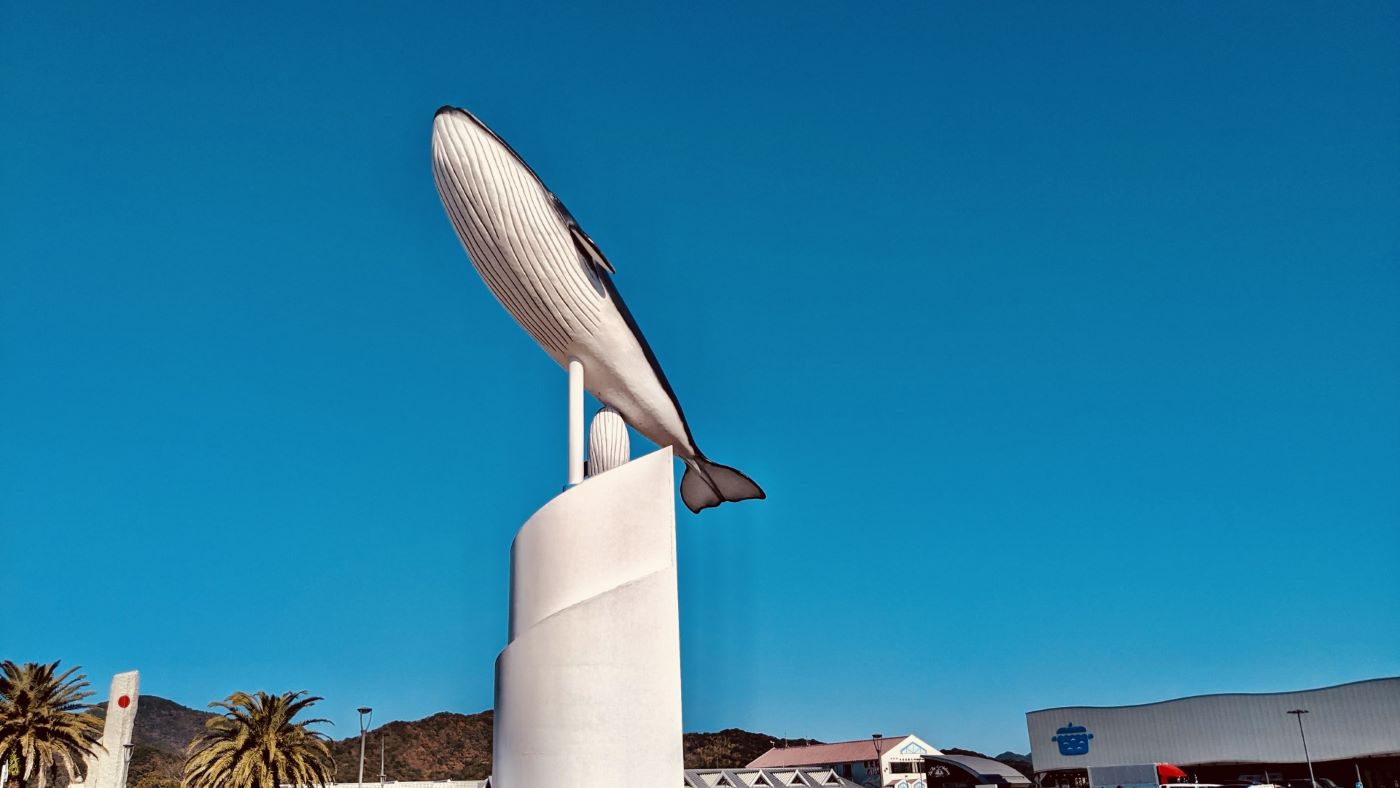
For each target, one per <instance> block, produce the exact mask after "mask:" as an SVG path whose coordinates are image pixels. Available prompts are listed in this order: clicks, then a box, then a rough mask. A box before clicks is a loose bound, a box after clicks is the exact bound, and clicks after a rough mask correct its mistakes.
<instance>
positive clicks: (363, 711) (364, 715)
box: [355, 706, 374, 788]
mask: <svg viewBox="0 0 1400 788" xmlns="http://www.w3.org/2000/svg"><path fill="white" fill-rule="evenodd" d="M355 711H358V712H359V713H360V777H359V779H358V780H356V782H355V784H356V785H357V786H359V788H365V731H367V730H369V726H368V725H367V724H366V723H367V722H368V720H370V719H373V718H374V709H371V708H370V707H368V706H361V707H360V708H358V709H356V710H355Z"/></svg>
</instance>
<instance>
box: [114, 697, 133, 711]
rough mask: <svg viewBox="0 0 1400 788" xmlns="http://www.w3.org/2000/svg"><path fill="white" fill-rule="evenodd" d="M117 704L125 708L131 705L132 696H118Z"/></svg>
mask: <svg viewBox="0 0 1400 788" xmlns="http://www.w3.org/2000/svg"><path fill="white" fill-rule="evenodd" d="M117 705H118V706H120V707H122V708H123V709H124V708H126V707H127V706H130V705H131V698H130V697H128V696H126V695H123V696H121V697H120V698H117Z"/></svg>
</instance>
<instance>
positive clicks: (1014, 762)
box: [994, 750, 1035, 780]
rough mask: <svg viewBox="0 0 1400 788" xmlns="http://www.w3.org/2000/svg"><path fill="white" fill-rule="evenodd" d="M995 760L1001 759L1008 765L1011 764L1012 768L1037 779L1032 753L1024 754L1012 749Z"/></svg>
mask: <svg viewBox="0 0 1400 788" xmlns="http://www.w3.org/2000/svg"><path fill="white" fill-rule="evenodd" d="M994 760H998V761H1001V762H1002V763H1004V764H1006V765H1007V766H1010V767H1011V768H1013V769H1015V770H1016V771H1018V772H1020V773H1021V774H1024V775H1026V776H1027V777H1029V778H1030V779H1032V780H1034V779H1035V769H1033V768H1031V754H1030V753H1025V754H1024V755H1023V754H1021V753H1019V752H1011V751H1010V750H1007V751H1006V752H1004V753H1002V754H1001V755H998V756H997V757H996V758H995V759H994Z"/></svg>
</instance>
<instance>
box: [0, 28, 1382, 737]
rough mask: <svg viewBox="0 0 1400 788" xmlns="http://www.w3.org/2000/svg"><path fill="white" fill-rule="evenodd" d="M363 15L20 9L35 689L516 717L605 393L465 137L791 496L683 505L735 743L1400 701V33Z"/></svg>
mask: <svg viewBox="0 0 1400 788" xmlns="http://www.w3.org/2000/svg"><path fill="white" fill-rule="evenodd" d="M60 5H61V6H63V7H58V6H60ZM198 5H203V4H198ZM354 5H356V4H345V3H295V4H291V5H290V6H289V7H284V4H265V5H263V6H262V7H259V8H252V7H250V6H251V4H238V5H226V6H224V7H223V9H222V10H219V11H211V10H207V9H197V8H194V7H193V6H192V5H191V4H187V3H160V4H158V3H150V4H144V3H143V4H140V5H139V7H133V6H123V7H120V8H118V7H117V6H114V5H112V4H107V3H85V4H76V3H75V4H52V3H49V4H31V3H23V4H22V3H18V2H4V4H3V5H0V9H3V11H0V179H3V189H0V532H2V533H0V535H2V536H3V542H0V543H3V546H4V547H3V552H4V560H3V570H0V583H3V586H4V588H5V594H4V608H3V614H0V656H3V657H7V658H11V659H18V660H51V659H60V658H61V659H63V660H64V661H65V662H69V663H77V664H81V665H83V666H84V667H85V668H86V669H87V670H88V672H89V673H90V674H91V675H93V676H94V677H95V678H97V683H98V684H99V685H101V686H102V688H103V689H104V690H105V683H106V677H107V676H108V675H110V674H111V673H112V672H114V671H117V670H122V669H128V668H132V667H136V668H140V669H141V670H142V671H143V675H144V689H145V691H146V692H148V693H153V694H159V695H163V696H166V697H170V698H173V699H175V700H178V701H181V702H184V703H187V704H192V705H202V704H204V703H207V702H208V701H210V700H213V699H216V698H219V697H222V696H224V695H226V694H228V693H229V692H231V691H234V690H237V689H250V690H251V689H256V688H264V689H268V690H275V691H280V690H285V689H302V688H305V689H309V690H311V691H312V692H313V693H315V694H320V695H324V696H325V697H326V699H327V701H326V703H325V704H324V714H325V715H326V716H330V717H332V718H333V719H334V720H335V721H336V722H337V723H338V725H337V727H336V729H335V731H334V733H335V734H336V735H338V736H346V735H350V734H352V733H353V732H354V731H355V722H354V713H353V708H354V707H355V706H358V705H361V704H369V705H373V706H375V707H377V708H378V709H380V713H379V714H378V715H377V718H378V719H379V720H385V721H387V720H389V719H414V718H418V717H421V716H424V715H427V714H429V713H432V712H435V711H439V710H443V709H451V710H458V711H465V712H473V711H477V710H480V709H483V708H486V707H488V706H490V704H491V683H492V661H493V659H494V657H495V654H496V652H497V651H498V650H499V648H500V647H501V646H502V644H503V641H504V638H505V612H506V570H507V550H508V545H509V540H510V538H511V536H512V534H513V532H514V530H515V528H516V527H517V526H518V525H519V524H520V523H521V522H522V521H523V520H524V519H525V518H526V517H527V516H528V515H529V513H530V512H532V511H533V510H534V509H536V508H537V507H538V506H540V505H541V504H542V503H544V501H545V500H547V499H548V498H549V497H550V496H551V495H553V494H554V493H556V492H557V491H558V489H559V485H560V483H561V481H562V475H563V467H562V461H563V445H562V442H563V432H562V418H563V410H562V404H563V397H564V375H563V373H562V372H561V371H560V370H559V369H558V368H557V367H556V366H555V365H554V364H553V363H552V362H550V361H549V360H548V358H547V357H546V356H545V355H544V353H542V352H541V351H540V350H538V349H537V348H536V347H535V346H534V345H533V344H532V343H531V341H530V340H529V339H528V338H527V337H526V335H525V334H524V332H523V331H521V330H520V329H519V328H518V327H517V326H516V325H515V324H514V323H512V322H511V321H510V318H509V317H508V316H507V315H506V313H505V312H504V310H502V309H501V308H500V307H499V306H498V305H497V304H496V303H495V301H494V300H492V298H491V296H490V294H489V293H488V291H487V290H486V288H485V286H484V285H483V284H482V283H481V281H480V280H479V279H478V277H477V275H476V273H475V272H474V271H473V270H472V268H471V267H470V265H469V264H468V261H467V259H466V256H465V255H464V253H463V252H462V250H461V248H460V246H459V244H458V242H457V240H456V238H455V237H454V235H453V232H452V229H451V227H450V225H449V223H448V221H447V219H446V217H445V215H444V213H443V210H442V207H441V205H440V204H439V202H438V197H437V194H436V193H435V191H434V188H433V182H432V176H431V172H430V167H429V147H428V142H429V131H430V125H431V119H432V115H433V111H434V110H435V109H436V108H437V107H438V106H439V105H442V104H449V103H450V104H457V105H461V106H465V107H469V108H470V109H472V110H473V111H474V112H476V113H477V114H479V115H480V116H481V117H482V118H483V119H485V120H486V121H487V122H488V123H490V124H492V125H493V126H494V127H495V128H496V129H497V130H498V131H499V132H501V133H502V134H503V135H504V136H505V137H506V138H507V139H508V140H510V142H511V143H512V144H513V145H514V146H515V147H516V148H517V149H518V150H519V151H521V153H522V154H523V155H524V156H525V157H526V158H527V159H528V160H529V161H530V163H531V164H532V165H533V166H534V167H535V169H536V170H538V171H539V172H540V174H541V175H542V176H543V177H544V178H545V180H546V182H547V183H548V184H549V185H550V186H551V187H552V188H553V189H554V190H555V191H556V192H558V193H559V194H560V196H561V197H562V198H563V199H564V200H565V202H567V204H568V205H569V207H570V208H571V209H572V211H573V213H574V214H575V215H576V216H577V217H578V218H579V220H580V222H581V223H582V224H583V226H584V227H585V228H586V229H587V230H588V231H589V233H591V234H592V236H593V237H594V238H595V239H597V241H598V242H599V243H600V244H601V246H602V248H603V249H604V250H605V251H606V252H607V254H608V255H609V256H610V257H611V258H612V260H613V262H614V263H615V264H616V266H617V270H618V275H617V277H616V281H617V283H618V285H619V287H620V289H621V290H622V292H623V293H624V294H625V295H626V296H627V299H628V301H629V303H630V305H631V306H632V309H633V311H634V312H635V313H636V315H637V318H638V320H639V321H640V322H641V324H642V326H643V327H644V328H645V330H646V332H647V335H648V337H649V338H650V340H651V343H652V345H653V346H654V348H655V349H656V351H657V354H658V355H659V357H660V359H661V361H662V363H663V365H664V366H665V368H666V370H667V372H668V373H669V375H670V377H671V381H672V383H673V384H674V386H675V389H676V391H677V392H678V394H679V396H680V398H681V401H682V402H683V403H684V405H685V408H686V411H687V413H688V415H689V417H690V421H691V424H692V427H693V428H694V431H695V434H696V437H697V439H698V440H699V442H700V445H701V446H703V447H704V448H705V450H706V451H707V452H708V453H709V454H710V455H712V456H713V457H714V458H715V459H717V460H719V461H721V462H726V463H731V464H734V465H736V466H738V467H740V468H742V469H744V470H745V471H747V472H748V473H749V474H750V475H752V476H753V477H754V478H755V479H756V480H758V481H759V482H760V483H761V484H763V486H764V487H765V488H766V490H767V492H768V495H769V500H767V501H765V502H762V503H748V504H739V505H735V506H726V507H723V508H721V509H719V510H714V511H710V512H707V513H705V514H704V515H702V516H699V517H694V516H691V515H690V514H688V513H685V512H684V511H683V510H682V512H681V515H680V520H679V523H680V543H679V550H680V562H681V613H682V635H683V647H684V652H685V656H684V683H685V704H686V705H685V717H686V727H687V729H688V730H712V729H716V728H721V727H727V726H742V727H745V728H749V729H756V730H762V731H767V732H771V733H774V734H778V735H783V734H786V735H789V736H814V737H818V738H824V739H836V738H843V737H856V736H861V735H864V734H866V733H869V732H870V731H873V730H880V731H882V732H884V733H886V734H894V733H901V732H905V731H910V732H917V733H919V734H921V735H923V736H924V737H926V738H928V739H929V740H931V741H932V742H933V743H934V744H935V745H945V746H953V745H956V746H964V747H973V748H978V749H984V750H991V751H1000V750H1002V749H1008V748H1010V749H1016V750H1024V749H1025V748H1026V747H1027V742H1026V733H1025V727H1024V718H1023V716H1022V715H1023V713H1024V712H1025V711H1026V710H1028V709H1034V708H1038V707H1045V706H1051V705H1058V704H1067V703H1088V704H1114V703H1132V702H1142V701H1150V700H1156V699H1161V698H1167V697H1172V696H1177V695H1182V694H1192V693H1204V692H1215V691H1267V690H1283V689H1295V688H1302V687H1311V686H1318V685H1325V684H1331V683H1337V682H1343V681H1349V680H1354V679H1361V678H1368V677H1374V676H1381V675H1394V674H1396V673H1400V628H1397V627H1396V626H1395V622H1396V620H1397V618H1400V574H1397V572H1396V566H1397V563H1398V562H1400V536H1398V535H1397V534H1400V407H1397V403H1400V266H1398V265H1397V261H1400V221H1397V217H1400V47H1397V46H1396V41H1397V40H1400V9H1397V6H1396V5H1394V4H1393V3H1366V2H1356V3H1343V4H1335V3H1322V2H1318V3H1311V4H1299V3H1286V2H1285V3H1280V2H1272V1H1270V2H1240V3H1205V2H1171V3H1120V2H1106V3H1092V4H1049V3H996V4H993V3H941V2H926V3H913V4H899V3H886V4H878V5H877V6H871V5H869V4H860V3H843V4H831V3H801V4H797V3H793V4H789V5H783V6H769V5H764V6H759V7H754V6H753V5H752V4H748V3H741V4H733V5H727V6H722V5H718V4H716V5H710V4H699V5H700V6H704V7H687V5H686V4H653V3H634V4H630V5H625V4H614V5H612V6H611V7H609V8H591V7H589V6H588V4H585V3H560V4H558V5H528V4H503V3H484V4H477V3H451V4H448V3H440V4H433V3H412V4H393V6H392V7H391V5H389V4H364V5H367V6H372V7H371V8H369V9H363V8H355V7H352V6H354ZM506 6H508V7H506ZM109 580H110V584H109V583H108V581H109Z"/></svg>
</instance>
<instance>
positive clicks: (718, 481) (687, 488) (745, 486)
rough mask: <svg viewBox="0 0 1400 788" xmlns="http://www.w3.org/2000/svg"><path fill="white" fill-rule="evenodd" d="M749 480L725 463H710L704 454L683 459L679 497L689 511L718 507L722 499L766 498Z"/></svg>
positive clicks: (723, 501) (697, 512)
mask: <svg viewBox="0 0 1400 788" xmlns="http://www.w3.org/2000/svg"><path fill="white" fill-rule="evenodd" d="M767 497H768V496H767V495H764V494H763V490H762V488H760V487H759V486H758V485H757V484H754V481H753V479H750V478H749V477H747V476H745V475H744V474H742V473H740V472H739V471H737V470H735V469H733V468H731V467H729V466H728V465H720V464H719V463H717V462H710V461H709V460H707V459H705V458H704V457H696V458H695V459H693V460H686V461H685V475H684V476H682V477H681V500H682V501H684V502H685V506H686V508H687V509H689V510H690V511H692V512H695V513H696V514H699V513H700V511H701V510H702V509H708V508H710V507H711V506H719V505H720V504H722V503H725V502H726V501H747V500H749V499H751V498H759V499H762V498H767Z"/></svg>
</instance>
